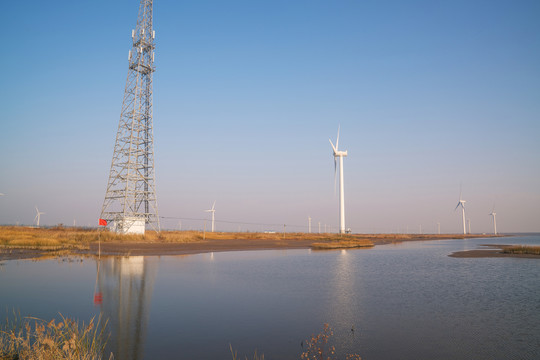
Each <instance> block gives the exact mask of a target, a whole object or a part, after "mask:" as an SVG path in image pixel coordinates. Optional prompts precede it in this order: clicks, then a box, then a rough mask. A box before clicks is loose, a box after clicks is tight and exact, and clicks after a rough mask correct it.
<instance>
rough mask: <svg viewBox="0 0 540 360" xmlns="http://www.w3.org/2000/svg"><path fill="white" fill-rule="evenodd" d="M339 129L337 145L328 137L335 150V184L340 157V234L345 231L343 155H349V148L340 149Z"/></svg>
mask: <svg viewBox="0 0 540 360" xmlns="http://www.w3.org/2000/svg"><path fill="white" fill-rule="evenodd" d="M339 129H340V127H339V126H338V133H337V139H336V146H334V144H333V143H332V140H331V139H328V140H329V141H330V145H332V150H334V184H335V177H336V174H337V158H339V224H340V226H339V232H340V234H343V233H345V195H344V192H343V157H345V156H347V150H345V151H340V150H339Z"/></svg>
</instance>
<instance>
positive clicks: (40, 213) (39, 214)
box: [34, 205, 45, 227]
mask: <svg viewBox="0 0 540 360" xmlns="http://www.w3.org/2000/svg"><path fill="white" fill-rule="evenodd" d="M43 214H45V213H44V212H41V211H39V210H38V207H37V205H36V217H35V218H34V221H36V220H37V222H36V225H37V227H39V220H40V219H41V215H43Z"/></svg>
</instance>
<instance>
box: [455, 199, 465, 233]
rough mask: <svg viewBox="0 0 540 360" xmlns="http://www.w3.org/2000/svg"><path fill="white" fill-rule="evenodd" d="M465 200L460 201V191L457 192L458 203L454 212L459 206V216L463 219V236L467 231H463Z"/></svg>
mask: <svg viewBox="0 0 540 360" xmlns="http://www.w3.org/2000/svg"><path fill="white" fill-rule="evenodd" d="M465 202H466V201H465V200H463V199H461V191H460V192H459V202H458V203H457V205H456V208H455V209H454V211H456V210H457V208H458V207H459V206H460V205H461V215H462V217H463V234H466V233H467V231H466V229H465Z"/></svg>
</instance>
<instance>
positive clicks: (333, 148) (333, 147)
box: [328, 139, 337, 155]
mask: <svg viewBox="0 0 540 360" xmlns="http://www.w3.org/2000/svg"><path fill="white" fill-rule="evenodd" d="M328 141H330V145H332V150H334V155H336V151H337V149H336V147H335V146H334V144H333V143H332V140H331V139H328Z"/></svg>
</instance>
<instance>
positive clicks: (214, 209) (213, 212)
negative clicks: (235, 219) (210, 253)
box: [204, 201, 216, 232]
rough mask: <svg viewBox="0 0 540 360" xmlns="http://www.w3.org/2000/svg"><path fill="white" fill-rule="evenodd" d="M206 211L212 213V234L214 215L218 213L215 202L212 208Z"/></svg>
mask: <svg viewBox="0 0 540 360" xmlns="http://www.w3.org/2000/svg"><path fill="white" fill-rule="evenodd" d="M204 211H205V212H211V213H212V232H214V214H215V213H216V202H215V201H214V204H213V205H212V208H211V209H210V210H204Z"/></svg>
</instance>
